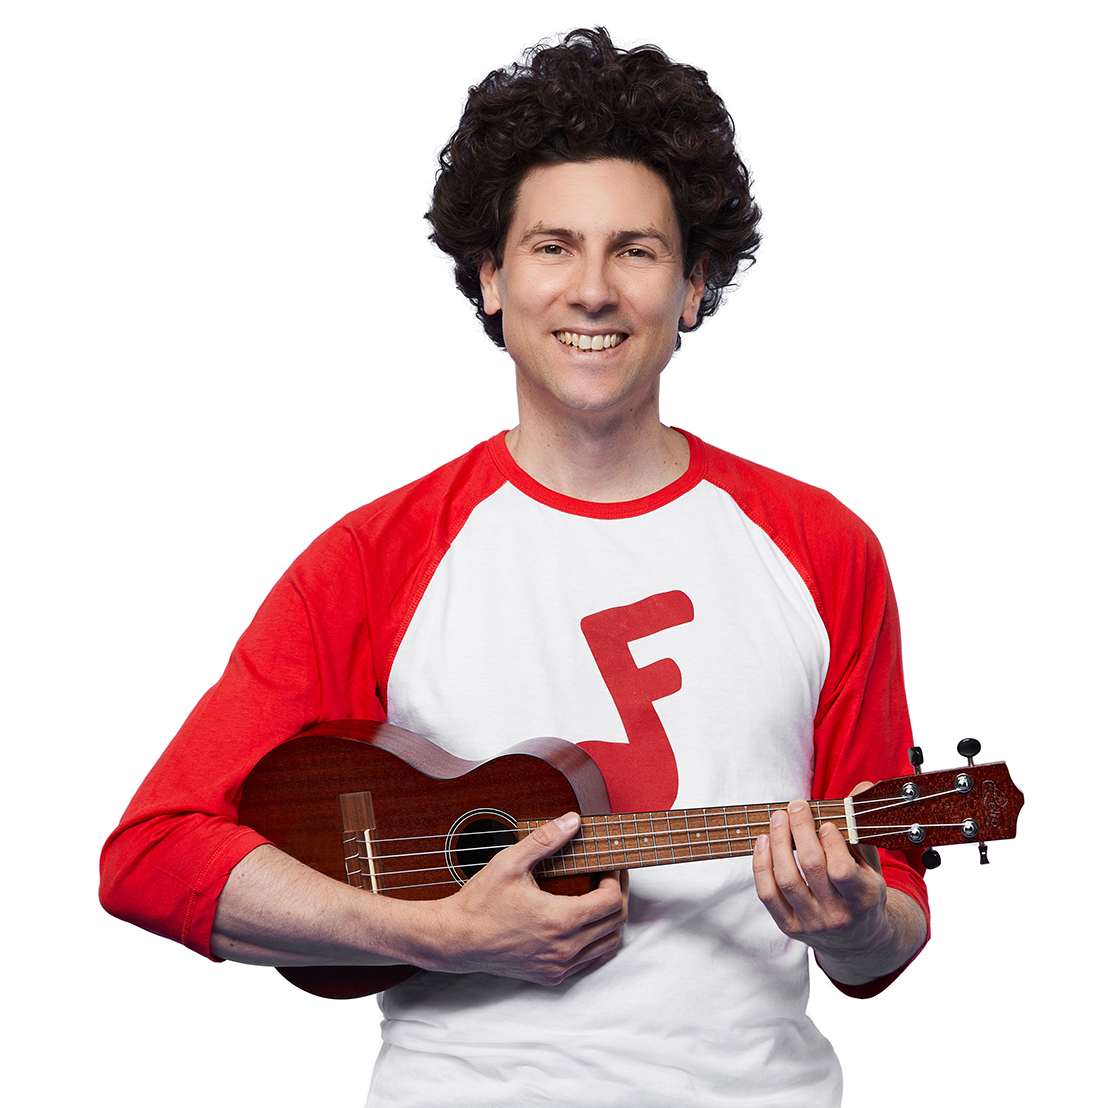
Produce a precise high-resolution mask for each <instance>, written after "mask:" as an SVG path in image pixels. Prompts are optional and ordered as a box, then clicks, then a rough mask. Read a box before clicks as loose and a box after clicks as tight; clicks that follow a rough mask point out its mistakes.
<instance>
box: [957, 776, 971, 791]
mask: <svg viewBox="0 0 1108 1108" xmlns="http://www.w3.org/2000/svg"><path fill="white" fill-rule="evenodd" d="M954 787H955V788H956V789H957V790H958V792H960V793H968V792H969V791H970V789H972V788H973V778H972V777H970V775H969V774H968V773H960V774H958V776H957V777H955V778H954Z"/></svg>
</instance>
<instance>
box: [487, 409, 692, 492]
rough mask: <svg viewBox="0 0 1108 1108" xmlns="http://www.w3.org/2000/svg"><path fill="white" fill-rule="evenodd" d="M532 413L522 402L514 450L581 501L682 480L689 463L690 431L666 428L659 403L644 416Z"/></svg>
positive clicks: (545, 480) (527, 468) (531, 470)
mask: <svg viewBox="0 0 1108 1108" xmlns="http://www.w3.org/2000/svg"><path fill="white" fill-rule="evenodd" d="M591 414H593V415H595V413H591ZM528 416H529V413H528V412H526V411H525V409H524V407H523V405H521V406H520V420H519V425H518V426H517V427H515V428H514V429H513V430H511V431H509V432H508V437H507V447H508V450H509V451H510V452H511V455H512V457H513V458H514V459H515V461H516V463H517V464H518V465H519V467H520V468H521V469H522V470H524V472H526V473H527V474H528V475H529V476H531V477H533V478H534V479H535V480H536V481H538V482H539V483H540V484H541V485H545V486H546V487H547V488H548V489H553V490H554V491H555V492H558V493H561V494H562V495H563V496H570V497H573V498H574V499H576V500H589V501H593V502H596V503H618V502H620V501H625V500H637V499H638V498H639V497H642V496H649V495H650V494H651V493H653V492H657V491H658V490H659V489H663V488H665V487H666V485H669V484H671V483H672V482H673V481H675V480H677V478H678V477H680V476H681V474H682V473H684V472H685V470H686V469H687V468H688V465H689V444H688V442H687V441H686V439H685V437H684V435H682V434H681V433H680V432H678V431H674V430H673V428H671V427H666V426H665V425H664V424H663V423H662V422H661V421H660V420H659V419H658V414H657V409H656V408H655V409H654V410H653V411H651V412H650V413H649V415H645V416H644V417H643V418H641V419H636V418H635V417H634V416H625V417H621V418H619V419H614V420H605V419H603V418H602V417H600V418H594V419H573V420H562V421H559V422H557V423H554V424H551V423H550V422H549V421H546V420H537V419H533V418H528Z"/></svg>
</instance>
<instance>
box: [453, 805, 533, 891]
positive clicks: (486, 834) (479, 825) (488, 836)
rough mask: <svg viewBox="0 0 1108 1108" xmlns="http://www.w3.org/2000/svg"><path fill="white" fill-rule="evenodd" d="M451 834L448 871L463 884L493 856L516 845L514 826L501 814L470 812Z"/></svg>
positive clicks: (508, 818)
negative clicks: (507, 847)
mask: <svg viewBox="0 0 1108 1108" xmlns="http://www.w3.org/2000/svg"><path fill="white" fill-rule="evenodd" d="M470 816H471V817H472V818H466V817H463V818H462V819H460V820H459V821H458V822H457V823H456V824H455V825H454V827H453V828H452V829H451V833H450V836H449V838H450V851H449V855H450V859H449V861H450V872H451V873H452V874H453V875H454V879H455V880H456V881H457V882H458V883H459V884H464V883H465V882H466V881H468V880H469V879H470V878H471V877H473V876H474V875H475V874H477V873H478V872H479V871H480V870H481V869H483V868H484V867H485V866H486V865H487V864H488V862H489V860H490V859H491V858H492V856H493V855H494V854H497V853H499V852H500V851H501V850H503V849H504V848H505V847H506V846H511V845H512V844H513V843H515V842H516V841H517V840H516V834H515V825H514V824H513V823H512V820H511V817H510V816H508V815H506V814H505V813H503V812H490V811H488V810H486V811H484V812H480V813H470Z"/></svg>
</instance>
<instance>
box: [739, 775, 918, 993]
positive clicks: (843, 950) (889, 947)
mask: <svg viewBox="0 0 1108 1108" xmlns="http://www.w3.org/2000/svg"><path fill="white" fill-rule="evenodd" d="M869 787H870V783H869V782H863V783H862V784H861V785H858V786H857V787H856V788H855V789H854V793H857V792H860V791H862V790H863V789H867V788H869ZM851 795H853V793H852V794H851ZM794 849H795V854H794ZM754 884H755V887H756V888H757V890H758V896H759V898H760V899H761V901H762V903H763V904H765V906H766V908H767V909H768V910H769V913H770V915H771V916H772V917H773V919H774V922H775V923H776V924H777V926H778V927H779V928H780V929H781V930H782V931H783V932H784V933H785V934H786V935H788V936H789V938H792V939H799V940H800V941H801V942H804V943H807V944H808V945H809V946H810V947H811V948H812V949H813V950H814V951H815V952H816V955H817V958H818V961H819V963H820V965H821V966H822V967H823V969H824V971H825V972H826V973H827V974H828V975H829V976H830V977H832V978H834V979H835V980H836V981H839V982H841V983H842V984H844V985H860V984H863V983H865V982H867V981H872V980H873V979H874V978H876V977H880V976H882V975H884V974H887V973H891V972H892V971H893V970H895V969H899V968H900V966H902V965H903V964H904V963H905V962H906V961H907V960H908V959H909V958H910V957H911V956H912V955H913V954H914V953H915V952H916V951H917V950H918V949H919V948H920V946H922V945H923V940H924V936H925V934H926V922H925V921H924V918H923V912H922V911H921V910H920V908H919V905H918V904H916V902H915V901H914V900H913V899H912V898H911V897H910V896H907V895H905V894H903V893H900V892H898V891H897V890H895V889H894V890H891V891H890V890H889V888H888V886H887V885H886V884H885V879H884V878H883V877H882V876H881V861H880V858H879V857H878V854H877V850H876V848H875V847H872V846H850V845H848V844H847V842H846V840H845V839H844V838H843V836H842V833H841V832H840V831H839V829H838V828H837V827H836V826H835V825H834V824H830V823H825V824H824V825H823V826H822V827H821V828H820V829H819V830H818V831H817V830H816V824H815V820H814V818H813V816H812V809H811V807H810V806H809V805H808V803H807V802H806V801H803V800H794V801H792V802H791V803H790V804H789V806H788V809H787V810H786V809H784V808H782V809H779V810H778V811H776V812H774V813H773V815H772V817H771V818H770V828H769V834H768V835H762V836H759V838H758V841H757V843H756V844H755V847H754Z"/></svg>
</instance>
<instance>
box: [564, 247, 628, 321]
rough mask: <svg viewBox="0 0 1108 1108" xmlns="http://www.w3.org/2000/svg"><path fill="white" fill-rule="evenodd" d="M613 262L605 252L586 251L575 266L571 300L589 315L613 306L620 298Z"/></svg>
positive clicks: (569, 294) (569, 290) (570, 290)
mask: <svg viewBox="0 0 1108 1108" xmlns="http://www.w3.org/2000/svg"><path fill="white" fill-rule="evenodd" d="M611 266H612V262H611V259H610V258H608V257H607V256H606V255H604V254H590V253H589V252H587V251H586V252H584V253H583V254H582V255H579V256H578V258H577V264H576V265H575V266H574V267H573V280H572V282H571V284H570V287H569V289H568V290H567V292H568V296H569V301H570V303H571V304H572V305H574V306H575V307H580V308H582V309H583V310H584V311H586V312H588V314H589V315H597V314H599V313H600V312H602V311H604V310H605V309H606V308H612V307H614V306H615V305H616V303H617V302H618V300H619V292H618V289H617V285H616V281H615V274H614V273H613V272H612V268H611Z"/></svg>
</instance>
